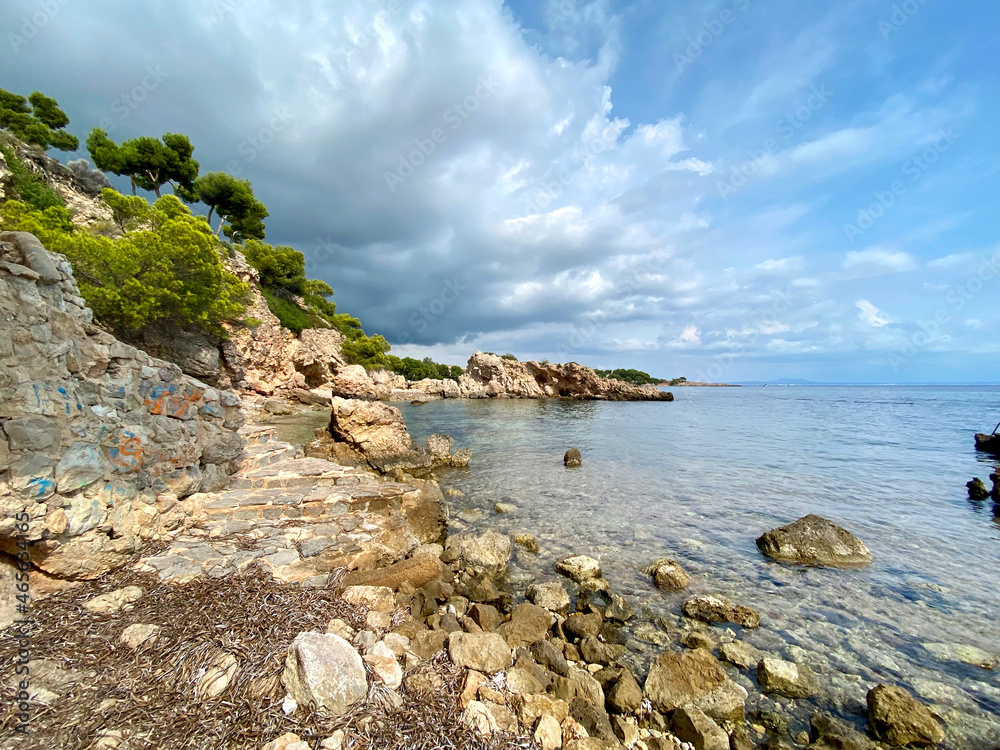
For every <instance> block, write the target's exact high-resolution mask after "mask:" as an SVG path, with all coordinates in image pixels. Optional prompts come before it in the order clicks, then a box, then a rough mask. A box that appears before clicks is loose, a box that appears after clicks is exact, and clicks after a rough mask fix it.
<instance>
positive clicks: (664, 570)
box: [642, 557, 691, 591]
mask: <svg viewBox="0 0 1000 750" xmlns="http://www.w3.org/2000/svg"><path fill="white" fill-rule="evenodd" d="M642 572H643V573H645V574H646V575H648V576H652V577H653V582H654V583H656V585H657V586H659V587H660V588H663V589H668V590H672V591H680V590H681V589H684V588H687V586H688V584H689V583H691V576H689V575H688V574H687V573H686V572H685V571H684V568H682V567H681V565H680V563H679V562H677V561H676V560H671V559H670V558H669V557H661V558H660V559H659V560H654V561H653V562H651V563H650V564H649V565H647V566H646V567H645V568H643V570H642Z"/></svg>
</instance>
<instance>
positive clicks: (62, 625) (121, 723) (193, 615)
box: [0, 568, 531, 750]
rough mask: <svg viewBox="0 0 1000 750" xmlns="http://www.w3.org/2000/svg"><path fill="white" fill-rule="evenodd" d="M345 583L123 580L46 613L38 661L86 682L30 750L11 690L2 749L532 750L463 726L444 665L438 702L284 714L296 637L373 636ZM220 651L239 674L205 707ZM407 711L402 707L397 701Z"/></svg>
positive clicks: (9, 668) (1, 655)
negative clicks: (142, 632)
mask: <svg viewBox="0 0 1000 750" xmlns="http://www.w3.org/2000/svg"><path fill="white" fill-rule="evenodd" d="M343 575H344V571H338V573H337V574H335V575H331V577H330V582H329V583H328V584H327V586H325V587H322V588H303V587H299V586H295V585H288V584H281V583H278V582H277V581H275V580H274V579H273V578H271V576H270V575H269V574H268V573H266V572H264V571H262V570H260V569H258V568H253V569H250V570H247V571H246V572H244V573H240V574H238V575H234V576H230V577H226V578H214V579H213V578H198V579H196V580H194V581H192V582H190V583H187V584H183V585H169V584H165V583H161V582H160V581H159V580H158V579H157V578H156V576H155V575H153V574H148V573H139V572H136V571H134V569H132V568H128V569H123V570H121V571H118V572H117V573H114V574H111V575H108V576H106V577H104V578H103V579H101V580H99V581H94V582H89V583H86V584H83V585H80V586H77V587H75V588H73V589H70V590H67V591H64V592H61V593H58V594H54V595H52V596H50V597H48V598H46V599H43V600H41V601H39V602H36V603H35V605H34V607H33V609H32V616H33V618H34V619H35V621H36V622H37V626H36V627H35V629H34V631H33V633H32V638H31V650H32V658H33V659H49V660H53V661H55V662H57V663H59V664H60V665H61V666H62V667H63V668H64V669H65V670H71V671H72V672H75V673H78V674H80V675H81V677H80V679H79V682H78V683H77V684H74V685H72V686H71V687H70V688H69V689H68V690H64V691H62V695H61V696H60V698H59V699H58V700H56V701H54V702H53V705H51V706H43V705H41V704H35V705H34V706H33V711H32V718H31V722H30V732H31V734H30V735H29V736H28V737H24V736H23V735H18V736H16V737H15V736H14V728H15V726H16V724H17V720H16V718H15V716H14V710H15V709H14V708H13V706H12V700H11V699H12V698H13V697H14V691H13V690H12V688H11V685H10V684H9V679H7V678H6V677H5V679H4V684H3V685H0V697H2V699H3V704H4V708H3V709H0V710H2V714H0V747H4V748H7V747H16V748H18V750H36V749H37V750H42V749H44V750H51V749H54V748H65V750H85V749H86V748H90V747H91V746H92V745H93V744H94V743H95V741H97V740H98V738H99V737H100V736H101V734H102V733H103V732H106V731H119V732H121V733H122V736H123V737H124V741H123V742H121V743H120V744H118V745H117V747H118V749H119V750H184V749H189V748H191V749H193V748H199V750H205V749H207V748H211V749H212V750H237V749H238V750H247V749H250V750H256V749H257V748H260V747H263V746H264V745H265V744H266V743H268V742H270V741H271V740H273V739H275V738H276V737H279V736H281V735H283V734H285V733H287V732H294V733H296V734H297V735H299V737H300V738H301V739H303V740H305V741H306V742H307V743H309V745H310V747H312V748H318V747H319V743H320V742H321V741H322V740H323V739H324V738H326V737H329V736H330V735H331V734H333V732H334V731H336V730H338V729H343V730H345V732H346V733H347V736H348V738H349V741H350V745H349V746H350V747H351V748H357V749H358V750H362V749H364V748H372V749H374V748H379V750H396V749H397V748H398V749H399V750H404V748H405V750H432V749H434V750H436V749H438V748H441V749H450V748H470V749H474V750H479V749H482V750H495V749H497V748H515V747H525V748H527V747H530V746H531V745H530V742H529V741H528V740H527V739H526V738H515V737H508V736H495V737H491V738H480V737H478V736H477V735H475V734H474V733H473V732H472V731H471V730H469V729H468V728H466V727H464V726H462V725H461V723H460V722H459V718H458V717H459V711H458V706H457V702H458V701H457V695H458V684H457V683H458V680H459V677H460V673H459V671H458V670H457V669H456V668H455V667H454V665H452V664H451V663H450V662H448V661H447V660H446V659H444V658H443V657H439V658H438V659H435V660H432V661H429V662H425V663H423V664H421V665H420V666H419V667H418V668H417V669H418V670H431V671H433V672H435V673H436V674H437V675H438V676H439V678H440V680H439V682H440V684H441V685H442V686H443V687H442V688H441V689H440V690H436V691H433V694H432V695H427V694H425V693H412V692H410V691H408V690H406V689H405V687H404V689H403V690H402V691H401V693H400V694H399V695H396V696H390V695H388V691H386V690H385V689H384V688H382V687H381V686H377V687H375V688H373V689H372V690H371V691H370V692H369V696H368V697H367V698H366V699H365V701H363V702H362V703H360V704H358V705H356V706H355V707H354V708H353V710H352V711H351V712H350V713H349V714H347V715H345V716H342V717H338V718H336V719H331V718H327V717H323V716H319V715H317V714H315V713H311V712H308V711H304V710H303V709H301V708H300V709H299V710H298V711H297V712H296V713H295V714H294V715H292V716H286V715H285V714H284V713H283V712H282V710H281V702H282V697H283V696H284V689H283V687H282V685H281V673H282V670H283V669H284V664H285V657H286V654H287V652H288V646H289V644H290V643H291V642H292V640H293V639H294V638H295V636H297V635H298V634H299V633H301V632H303V631H308V630H319V631H324V630H325V628H326V625H327V623H328V622H329V621H330V619H331V618H334V617H339V618H341V619H343V620H345V621H346V622H348V623H349V624H351V625H352V626H353V627H355V628H358V629H362V628H364V627H365V624H364V617H365V610H364V609H363V608H360V607H355V606H352V605H350V604H348V603H347V602H344V601H343V600H341V599H340V598H338V589H339V587H340V584H341V581H342V580H343ZM129 585H137V586H141V587H142V588H143V589H144V590H145V591H146V594H145V595H144V596H143V597H142V598H141V599H140V600H139V601H138V602H136V603H135V604H133V605H131V607H130V608H128V609H126V610H123V611H121V612H119V613H116V614H114V615H100V614H94V613H91V612H89V611H87V610H85V609H83V607H82V603H83V602H85V601H87V600H89V599H91V598H93V597H94V596H97V595H99V594H102V593H107V592H109V591H112V590H114V589H118V588H121V587H122V586H129ZM135 623H143V624H155V625H160V626H161V630H160V633H159V637H158V638H157V640H156V641H155V642H154V643H152V644H148V643H147V644H143V645H142V646H140V647H139V648H138V649H137V650H135V651H133V650H131V649H129V648H128V647H126V646H125V645H123V644H122V643H121V642H120V639H121V634H122V631H124V630H125V628H126V627H128V626H129V625H132V624H135ZM222 652H227V653H230V654H232V655H234V656H235V657H236V659H237V661H238V663H239V672H238V674H237V675H236V676H235V678H234V679H233V680H232V682H231V684H230V686H229V687H228V689H227V690H225V691H224V692H223V693H222V694H221V695H219V696H218V697H216V698H211V699H204V700H203V699H200V698H199V697H198V696H197V694H196V693H197V685H198V681H199V678H200V677H201V676H202V675H203V674H204V672H205V670H206V668H207V667H209V666H210V665H211V664H212V662H213V661H214V660H217V659H218V658H219V657H220V656H222V655H223V654H222ZM15 657H16V644H15V642H14V641H13V639H12V638H9V637H7V638H2V640H0V674H2V675H5V676H7V675H13V664H14V660H15ZM400 698H401V699H402V700H400Z"/></svg>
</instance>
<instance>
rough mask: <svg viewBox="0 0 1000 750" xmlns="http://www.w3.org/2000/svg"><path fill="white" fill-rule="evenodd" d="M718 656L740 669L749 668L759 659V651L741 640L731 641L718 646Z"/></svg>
mask: <svg viewBox="0 0 1000 750" xmlns="http://www.w3.org/2000/svg"><path fill="white" fill-rule="evenodd" d="M719 658H721V659H722V660H723V661H727V662H729V663H730V664H732V665H734V666H737V667H740V668H741V669H750V668H751V667H753V666H755V665H756V664H757V663H758V662H759V661H760V659H761V654H760V651H758V650H757V649H755V648H754V647H753V646H751V645H749V644H747V643H743V642H742V641H732V642H730V643H723V644H722V645H721V646H719Z"/></svg>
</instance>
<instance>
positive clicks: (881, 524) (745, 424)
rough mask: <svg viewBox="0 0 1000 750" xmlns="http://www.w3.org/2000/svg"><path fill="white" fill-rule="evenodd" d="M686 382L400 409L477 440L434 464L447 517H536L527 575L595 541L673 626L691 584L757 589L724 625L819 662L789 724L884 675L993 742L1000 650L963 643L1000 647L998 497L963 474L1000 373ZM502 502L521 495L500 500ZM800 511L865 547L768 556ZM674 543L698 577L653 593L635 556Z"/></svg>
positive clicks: (412, 419)
mask: <svg viewBox="0 0 1000 750" xmlns="http://www.w3.org/2000/svg"><path fill="white" fill-rule="evenodd" d="M674 393H675V395H676V397H677V400H676V401H674V402H673V403H603V402H567V401H508V400H501V401H494V400H490V401H443V402H432V403H429V404H427V405H424V406H410V405H403V406H402V407H401V410H402V411H403V413H404V417H405V418H406V422H407V425H408V426H409V429H410V432H411V433H412V434H413V435H414V437H416V438H418V439H421V438H424V437H426V436H427V435H429V434H431V433H432V432H443V433H447V434H450V435H453V436H454V437H455V438H456V445H457V446H468V447H470V448H471V449H472V453H473V463H472V466H471V468H470V469H469V470H467V471H453V472H451V473H449V474H447V475H446V476H445V477H444V478H443V484H444V486H446V487H451V488H454V489H457V490H459V491H461V492H462V493H464V497H459V498H450V499H449V504H450V506H451V513H452V518H453V523H454V529H453V531H459V530H461V531H466V530H468V531H480V530H485V529H488V528H495V529H498V530H500V531H504V532H507V533H515V532H521V531H525V532H530V533H533V534H534V535H535V536H536V537H537V538H538V540H539V542H540V544H541V547H542V552H541V553H540V554H537V555H532V554H529V553H525V552H523V551H519V552H518V553H517V555H516V558H515V560H514V562H513V567H512V585H513V586H515V587H516V588H517V589H518V590H521V591H523V589H524V587H525V586H526V585H527V584H528V583H529V582H530V581H531V580H545V579H552V578H555V577H556V576H555V574H554V570H553V564H554V561H555V559H556V558H557V557H559V556H561V555H563V554H566V553H567V552H569V551H572V552H579V553H584V554H589V555H592V556H595V557H598V558H599V559H600V560H601V562H602V564H603V565H604V569H605V577H606V578H608V580H609V581H610V582H611V584H612V586H613V588H614V589H615V590H617V591H619V592H620V593H623V594H625V595H626V596H627V597H628V598H629V599H630V601H632V602H633V604H634V605H635V606H636V609H637V610H639V611H640V618H639V619H640V620H643V621H647V622H648V621H652V622H657V621H658V618H661V617H662V618H665V621H666V622H667V623H668V624H671V623H673V624H674V625H676V624H678V623H679V622H680V621H679V619H678V617H677V615H678V613H679V611H680V604H681V602H682V601H683V599H684V598H686V597H687V596H690V595H692V594H698V593H720V594H723V595H725V596H727V597H729V598H731V599H733V600H735V601H738V602H741V603H744V604H747V605H749V606H752V607H754V608H755V609H757V610H759V611H760V612H761V614H762V619H763V623H762V627H761V628H760V630H758V631H753V632H749V631H748V632H737V631H733V633H732V634H726V633H717V634H718V635H721V636H722V637H732V636H736V637H738V638H741V639H745V640H746V641H748V642H749V643H751V644H753V645H755V646H757V647H758V648H761V649H763V650H766V651H769V652H772V653H777V654H779V655H781V656H783V657H784V658H794V659H796V660H799V661H803V662H805V663H807V664H809V665H810V666H812V667H813V668H814V669H815V670H816V671H817V672H818V673H819V674H820V677H821V682H822V684H823V687H824V696H823V697H821V698H819V699H817V700H816V701H814V702H813V703H811V704H810V702H802V701H799V702H796V705H795V706H794V707H788V706H786V707H785V708H784V710H786V711H787V712H791V713H792V714H793V716H796V717H797V719H796V720H798V721H799V722H800V726H799V729H803V728H806V727H805V724H804V722H805V721H806V720H807V717H808V714H809V712H810V710H813V709H815V707H816V706H819V707H823V708H826V709H829V710H832V711H834V712H836V713H838V714H839V715H841V716H843V717H845V718H849V719H852V720H854V721H856V722H861V721H863V719H862V716H863V713H864V698H865V694H866V693H867V690H868V689H869V688H870V687H871V686H873V685H874V684H876V683H878V682H889V683H895V684H901V685H904V686H905V687H907V688H908V689H910V690H911V691H912V692H914V693H915V694H917V695H918V696H920V697H921V698H922V699H923V700H924V701H926V702H928V703H930V704H933V705H934V707H935V710H936V711H938V713H939V714H941V716H942V717H943V718H944V720H945V721H946V725H947V731H948V733H949V742H948V744H949V746H951V747H955V748H964V747H970V748H978V747H982V748H993V747H996V746H997V744H998V743H1000V668H996V667H995V668H994V669H992V670H987V669H984V668H982V667H979V666H973V665H970V664H966V663H963V662H962V661H961V659H962V658H965V659H966V660H968V659H969V655H968V653H967V649H965V650H963V647H974V648H976V649H980V650H981V651H985V652H987V654H993V655H994V656H1000V624H998V617H1000V520H998V519H997V518H996V517H995V516H994V511H993V504H992V502H989V501H987V502H985V503H978V504H977V503H973V502H971V501H970V500H969V498H968V494H967V491H966V488H965V483H966V482H967V481H968V480H969V479H971V478H972V477H973V476H979V477H981V478H982V479H983V480H984V481H985V482H986V483H987V486H989V480H988V476H989V474H990V473H991V472H992V471H993V470H994V467H995V466H996V465H997V462H996V461H995V460H993V459H990V458H988V457H986V456H984V455H982V454H977V453H976V451H975V449H974V442H973V435H974V433H976V432H983V431H986V432H989V431H991V430H992V428H993V426H994V425H995V424H996V422H997V420H1000V388H998V387H829V388H826V387H823V388H821V387H784V388H782V387H777V388H775V387H772V388H733V389H729V388H704V389H702V388H678V389H675V390H674ZM571 446H575V447H577V448H579V449H580V450H581V452H582V453H583V458H584V464H583V466H582V467H581V468H579V469H572V470H567V469H565V468H564V467H563V465H562V455H563V452H564V451H565V450H566V449H567V448H568V447H571ZM497 502H506V503H511V504H513V505H515V506H517V511H516V512H515V513H512V514H509V515H506V514H505V515H497V514H494V513H493V512H492V508H493V506H494V504H495V503H497ZM808 513H817V514H819V515H822V516H824V517H826V518H829V519H830V520H832V521H835V522H836V523H839V524H841V525H842V526H844V527H846V528H847V529H848V530H850V531H851V532H853V533H854V534H856V535H857V536H859V537H860V538H861V539H863V540H864V541H865V543H866V544H867V545H868V547H869V548H870V549H871V551H872V553H873V554H874V556H875V562H874V564H873V565H872V566H871V567H870V568H868V569H865V570H861V571H841V570H809V569H799V568H796V567H790V566H785V565H780V564H775V563H771V562H768V561H767V560H765V559H764V558H763V557H762V556H761V555H760V553H759V552H758V550H757V548H756V545H755V543H754V540H755V538H756V537H757V536H758V535H760V534H761V533H763V532H764V531H767V530H768V529H771V528H774V527H776V526H779V525H782V524H785V523H789V522H791V521H794V520H795V519H797V518H800V517H801V516H804V515H806V514H808ZM662 556H670V557H674V558H675V559H677V560H678V561H680V562H681V563H682V565H683V566H684V567H685V568H686V569H687V570H688V572H689V573H691V574H692V576H693V577H694V582H693V584H692V586H691V587H690V588H689V589H688V590H687V591H685V592H684V593H683V594H666V593H663V592H660V591H658V590H656V589H655V588H654V587H653V586H651V585H650V583H649V581H648V579H647V578H646V577H645V576H643V575H642V574H641V573H640V572H639V568H641V567H642V566H644V565H645V564H647V563H648V562H650V561H651V560H653V559H655V558H658V557H662ZM630 630H631V631H634V630H635V626H634V625H633V626H632V628H631V629H630ZM633 635H634V633H633ZM674 637H676V635H675V636H674ZM630 649H631V653H630V658H631V659H632V660H633V662H634V664H635V666H636V668H637V669H639V670H640V671H641V670H642V669H644V667H645V666H646V665H648V662H649V660H650V659H651V658H652V657H653V655H655V654H656V653H657V652H658V651H659V650H660V647H658V646H654V645H652V644H649V643H646V642H644V641H642V640H641V639H639V638H632V640H631V642H630ZM981 657H982V655H981V654H979V655H978V658H981ZM973 660H975V659H973ZM734 676H735V677H736V678H737V679H738V680H739V681H740V682H741V683H742V684H744V686H746V687H748V689H750V691H751V695H752V699H751V703H750V706H751V707H758V708H769V707H771V708H773V707H774V706H773V702H771V701H770V699H768V698H762V697H760V696H759V690H758V689H757V688H756V687H755V686H754V684H753V675H752V673H751V672H746V673H742V674H739V675H736V674H734ZM793 724H794V722H793ZM793 729H794V726H793ZM793 733H794V732H793Z"/></svg>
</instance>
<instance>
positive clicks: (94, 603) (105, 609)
mask: <svg viewBox="0 0 1000 750" xmlns="http://www.w3.org/2000/svg"><path fill="white" fill-rule="evenodd" d="M144 593H145V592H144V591H143V590H142V588H140V587H139V586H125V587H124V588H120V589H115V590H114V591H111V592H108V593H107V594H101V595H100V596H95V597H94V598H93V599H91V600H90V601H88V602H84V605H83V608H84V609H86V610H88V611H89V612H94V613H96V614H102V615H109V614H113V613H114V612H117V611H118V610H119V609H121V608H122V607H124V606H126V605H128V604H132V603H133V602H137V601H139V599H141V598H142V595H143V594H144Z"/></svg>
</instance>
